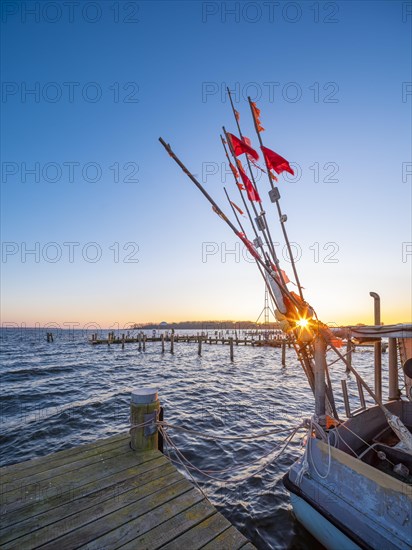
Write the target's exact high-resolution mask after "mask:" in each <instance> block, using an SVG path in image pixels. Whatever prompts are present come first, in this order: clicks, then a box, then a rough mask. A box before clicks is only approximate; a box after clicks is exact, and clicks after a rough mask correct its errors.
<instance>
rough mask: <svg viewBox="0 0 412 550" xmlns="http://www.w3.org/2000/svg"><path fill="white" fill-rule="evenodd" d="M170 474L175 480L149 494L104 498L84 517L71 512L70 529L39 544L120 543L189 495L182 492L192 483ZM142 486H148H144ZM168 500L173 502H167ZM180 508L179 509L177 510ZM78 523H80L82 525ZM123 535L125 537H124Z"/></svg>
mask: <svg viewBox="0 0 412 550" xmlns="http://www.w3.org/2000/svg"><path fill="white" fill-rule="evenodd" d="M172 476H174V477H172ZM172 476H170V481H174V482H173V483H171V484H170V485H167V486H164V485H165V484H164V483H163V487H161V488H159V487H156V488H159V490H158V491H156V492H154V493H153V494H150V495H149V496H145V497H143V498H140V495H139V493H138V492H136V491H131V492H129V493H126V494H125V495H123V498H122V501H121V502H113V501H110V502H104V503H103V504H102V505H99V506H96V507H94V509H93V510H91V509H89V510H87V511H86V513H87V516H86V517H85V514H80V517H79V516H78V515H77V514H76V515H75V516H70V518H68V520H70V524H69V528H70V529H71V531H70V532H68V533H67V534H66V535H65V536H59V538H56V537H57V536H58V533H57V531H56V532H55V538H56V540H52V541H51V542H50V543H48V544H45V545H44V547H42V548H43V550H51V549H54V550H55V549H59V550H60V549H62V548H64V549H65V550H71V549H74V548H78V547H79V546H81V545H85V544H87V548H88V549H89V550H91V549H92V548H97V549H99V550H101V549H102V548H110V549H111V548H116V547H117V546H120V545H121V543H123V542H128V540H130V538H133V537H135V536H136V527H135V524H136V523H137V524H138V525H141V527H140V529H143V528H146V524H148V526H147V529H149V528H150V526H149V524H150V523H151V522H154V524H157V522H158V521H159V517H158V514H159V512H158V510H161V509H162V508H163V507H166V508H167V506H172V508H173V507H174V503H175V502H179V498H186V499H188V498H189V497H185V494H186V493H191V492H193V489H192V485H191V484H190V483H189V482H188V481H187V480H186V479H182V476H181V474H179V473H178V472H174V473H173V474H172ZM176 480H177V481H176ZM162 481H163V479H162ZM154 483H156V482H154ZM145 490H147V486H146V488H145ZM133 499H134V500H133ZM170 501H172V502H173V504H170ZM192 501H193V497H191V498H190V502H192ZM177 506H178V505H177ZM186 507H188V504H186ZM180 511H181V510H180V509H178V511H177V513H178V512H180ZM163 514H164V512H163ZM163 514H161V515H163ZM142 516H143V518H144V519H143V520H142V519H141V517H142ZM166 519H167V518H166ZM61 523H62V522H58V523H56V524H55V525H56V530H57V529H59V526H60V524H61ZM80 523H82V526H81V527H80V525H79V524H80ZM152 526H153V525H152ZM137 532H139V531H137ZM125 537H126V539H125V540H123V539H124V538H125ZM127 537H129V538H127ZM118 541H121V542H118ZM30 548H32V547H30ZM23 549H24V547H23ZM23 549H22V550H23Z"/></svg>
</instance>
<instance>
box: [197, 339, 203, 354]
mask: <svg viewBox="0 0 412 550" xmlns="http://www.w3.org/2000/svg"><path fill="white" fill-rule="evenodd" d="M197 354H198V355H199V357H201V355H202V337H201V336H199V344H198V348H197Z"/></svg>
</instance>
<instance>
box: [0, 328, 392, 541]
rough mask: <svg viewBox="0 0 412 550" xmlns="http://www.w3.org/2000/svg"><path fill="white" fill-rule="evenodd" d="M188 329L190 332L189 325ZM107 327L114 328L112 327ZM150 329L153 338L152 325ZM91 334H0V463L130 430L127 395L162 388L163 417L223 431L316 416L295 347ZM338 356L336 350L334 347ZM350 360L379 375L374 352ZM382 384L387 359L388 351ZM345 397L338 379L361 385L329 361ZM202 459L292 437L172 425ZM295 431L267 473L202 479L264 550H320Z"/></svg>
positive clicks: (218, 464)
mask: <svg viewBox="0 0 412 550" xmlns="http://www.w3.org/2000/svg"><path fill="white" fill-rule="evenodd" d="M184 332H185V333H187V332H190V331H184ZM105 334H106V333H105ZM148 335H151V331H150V333H149V332H148ZM89 336H90V335H89V334H87V333H86V332H84V331H73V330H72V331H70V330H60V331H57V332H56V331H54V342H53V343H47V342H46V330H39V329H25V330H19V329H3V330H2V332H1V334H0V337H1V377H2V386H1V392H2V394H1V426H2V435H1V447H2V465H6V464H12V463H15V462H21V461H23V460H28V459H31V458H34V457H37V456H42V455H45V454H48V453H52V452H56V451H60V450H62V449H66V448H69V447H72V446H75V445H79V444H82V443H87V442H92V441H95V440H96V439H99V438H104V437H108V436H111V435H114V434H119V433H126V432H127V430H128V414H129V402H130V392H131V390H132V388H134V387H139V386H154V387H156V388H157V389H158V391H159V397H160V399H161V402H162V405H163V406H164V409H165V420H168V421H169V422H171V423H174V424H179V425H181V426H184V427H186V428H191V429H195V430H199V431H203V432H204V431H207V432H209V433H210V432H212V433H215V434H232V435H233V434H248V435H250V434H253V433H256V432H258V431H263V430H269V429H270V428H273V427H282V428H283V427H294V426H296V425H297V424H298V423H299V422H300V421H301V420H302V419H303V418H306V417H309V416H310V415H311V414H312V412H313V406H314V401H313V396H312V393H311V391H310V389H309V387H308V384H307V382H306V378H305V376H304V374H303V371H302V369H301V367H300V365H299V363H298V361H297V359H296V357H295V353H294V350H293V348H292V349H288V350H287V366H286V367H284V368H282V366H281V352H280V350H279V349H272V348H258V347H255V348H252V347H251V346H248V347H244V346H241V345H239V346H238V347H237V346H235V361H234V363H231V361H230V358H229V347H228V346H223V345H211V346H209V345H208V344H204V345H203V355H202V357H198V355H197V345H196V344H185V343H180V342H178V343H175V353H174V355H172V354H170V352H169V344H166V353H165V354H163V355H162V354H161V345H160V343H147V347H146V351H145V352H143V351H140V352H139V351H138V348H137V344H128V345H126V348H125V350H122V349H121V346H119V345H112V346H110V347H108V346H104V345H101V346H91V345H90V344H89V343H88V342H87V340H88V337H89ZM329 358H330V361H332V360H333V359H335V358H336V356H334V355H332V354H331V355H330V357H329ZM353 365H354V366H355V367H356V368H358V369H359V371H360V372H361V373H362V374H363V375H364V376H365V379H366V380H367V381H369V382H370V383H372V378H373V377H372V373H373V352H372V348H370V349H362V350H359V351H357V352H356V353H355V354H354V358H353ZM383 370H384V377H383V378H384V381H386V373H387V356H386V354H384V355H383ZM331 376H332V380H333V382H334V387H335V388H336V390H338V392H339V395H337V397H338V404H339V406H340V410H343V409H342V400H341V399H340V391H339V390H340V379H341V378H342V377H345V378H346V379H347V380H348V385H349V388H350V392H351V393H352V394H353V406H354V408H355V407H356V406H357V402H356V400H355V394H356V383H355V381H354V379H353V376H349V375H346V374H345V372H344V368H343V366H342V365H341V364H340V363H337V364H336V365H334V366H333V367H332V368H331ZM171 434H172V435H173V437H174V440H175V442H176V444H177V445H178V447H179V448H180V450H181V451H182V452H183V453H184V454H185V456H186V457H187V458H188V459H189V460H190V461H191V462H192V463H193V464H194V465H196V466H197V467H199V468H202V469H208V470H221V469H224V468H229V467H231V466H233V465H238V464H244V463H248V462H250V461H251V460H255V459H257V458H259V457H262V456H264V455H265V454H266V453H267V452H268V451H270V450H271V449H272V448H274V447H275V446H276V445H279V444H280V443H281V442H282V440H283V438H284V437H285V436H284V435H278V436H273V437H271V438H270V440H259V441H253V442H250V441H249V442H246V443H239V442H235V443H234V442H226V441H225V442H222V441H216V442H215V441H207V440H202V439H200V438H198V437H195V436H192V435H187V434H185V435H182V433H180V432H176V433H175V434H174V433H173V432H171ZM303 435H304V434H303V432H300V435H298V436H296V437H295V439H294V440H293V442H292V444H291V445H290V446H289V447H288V449H287V452H286V453H285V454H283V455H282V456H281V458H280V459H279V461H278V462H276V464H272V465H271V466H270V467H268V468H267V470H265V471H264V472H262V473H260V474H258V475H255V476H254V477H250V478H249V479H247V480H246V481H244V482H242V483H239V484H237V485H230V484H226V483H222V482H210V481H209V482H205V481H204V480H203V482H202V484H201V485H202V487H203V489H204V490H205V492H206V493H207V494H208V496H209V498H210V500H211V502H212V503H213V504H214V505H215V506H216V507H217V508H218V509H219V510H220V511H221V512H222V513H223V514H224V515H225V516H226V517H227V518H228V519H229V520H230V521H231V522H232V523H233V524H234V525H236V527H237V528H238V529H239V530H240V531H242V532H243V533H244V534H245V535H246V536H247V537H248V538H249V539H250V540H251V541H252V542H253V543H254V544H255V545H256V546H257V547H258V548H259V549H269V548H276V549H278V548H279V549H283V548H301V549H309V548H310V549H313V548H321V547H320V545H319V544H318V543H317V542H316V541H315V540H314V539H313V538H312V537H311V536H310V534H309V533H307V531H305V530H304V529H303V528H302V527H301V526H300V525H299V524H298V523H297V522H296V520H295V519H294V517H293V514H292V510H291V506H290V501H289V496H288V493H287V492H286V490H285V489H284V487H283V484H282V476H283V475H284V473H285V472H286V471H287V470H288V468H289V467H290V465H291V464H292V463H293V462H294V461H295V460H296V459H297V458H298V457H299V456H300V455H301V453H302V448H301V438H302V437H303Z"/></svg>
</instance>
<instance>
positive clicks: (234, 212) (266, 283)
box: [223, 187, 278, 307]
mask: <svg viewBox="0 0 412 550" xmlns="http://www.w3.org/2000/svg"><path fill="white" fill-rule="evenodd" d="M223 190H224V192H225V194H226V198H227V200H228V203H229V205H230V207H231V208H232V211H233V214H234V216H235V218H236V221H237V223H238V224H239V227H240V229H241V231H242V232H243V234H244V235H246V232H245V229H244V227H243V225H242V223H241V221H240V219H239V216H238V215H237V212H236V210H235V208H234V206H233V203H232V201H231V200H230V197H229V194H228V192H227V190H226V187H223ZM262 252H263V250H262ZM255 261H256V258H255ZM256 265H257V267H258V269H259V272H260V274H261V275H262V277H263V280H264V281H265V286H266V288H267V289H268V290H269V293H270V297H271V299H272V300H273V302H274V304H275V306H276V307H278V304H277V302H276V298H275V296H274V294H273V291H272V289H271V288H270V286H269V285H268V281H267V278H266V276H265V274H264V272H263V270H262V268H261V267H260V265H259V263H258V262H257V261H256Z"/></svg>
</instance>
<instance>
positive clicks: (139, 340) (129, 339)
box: [89, 332, 293, 348]
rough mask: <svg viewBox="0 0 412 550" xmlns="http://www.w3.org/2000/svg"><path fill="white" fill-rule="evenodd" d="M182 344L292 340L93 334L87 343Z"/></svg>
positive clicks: (263, 343) (275, 344)
mask: <svg viewBox="0 0 412 550" xmlns="http://www.w3.org/2000/svg"><path fill="white" fill-rule="evenodd" d="M171 341H173V342H174V343H176V342H183V343H199V342H202V343H205V344H208V345H212V344H223V345H225V344H226V345H231V343H233V344H234V345H236V346H238V345H244V346H268V347H273V348H280V347H282V345H285V344H287V345H289V347H290V346H291V344H292V342H293V340H292V339H288V338H285V336H274V337H272V338H266V337H265V335H264V334H253V335H251V336H250V337H245V338H238V337H227V336H226V337H225V336H209V335H193V334H186V335H182V334H181V335H179V334H174V335H168V336H165V335H160V336H146V335H143V334H138V335H137V336H127V335H125V334H122V335H121V336H115V334H114V332H109V333H108V335H107V338H98V335H97V334H93V335H92V337H91V339H90V340H89V343H90V344H92V345H99V344H106V345H111V344H123V345H124V344H139V345H143V344H144V343H146V342H171Z"/></svg>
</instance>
